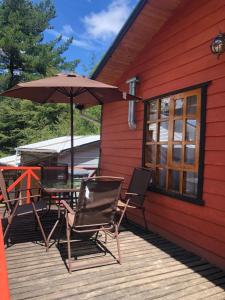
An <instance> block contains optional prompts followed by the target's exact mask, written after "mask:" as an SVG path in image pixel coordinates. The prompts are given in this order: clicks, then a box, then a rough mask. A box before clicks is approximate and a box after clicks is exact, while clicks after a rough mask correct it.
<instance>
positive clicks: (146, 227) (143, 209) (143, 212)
mask: <svg viewBox="0 0 225 300" xmlns="http://www.w3.org/2000/svg"><path fill="white" fill-rule="evenodd" d="M142 214H143V217H144V222H145V230H146V231H148V223H147V220H146V217H145V208H144V207H142Z"/></svg>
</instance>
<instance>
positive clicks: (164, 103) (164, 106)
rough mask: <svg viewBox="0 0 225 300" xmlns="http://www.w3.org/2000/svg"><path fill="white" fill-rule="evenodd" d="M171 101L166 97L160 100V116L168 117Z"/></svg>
mask: <svg viewBox="0 0 225 300" xmlns="http://www.w3.org/2000/svg"><path fill="white" fill-rule="evenodd" d="M169 102H170V98H164V99H162V100H161V101H160V118H168V116H169Z"/></svg>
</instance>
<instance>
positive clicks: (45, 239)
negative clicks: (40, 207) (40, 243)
mask: <svg viewBox="0 0 225 300" xmlns="http://www.w3.org/2000/svg"><path fill="white" fill-rule="evenodd" d="M32 206H33V212H34V214H35V217H36V219H37V222H38V225H39V228H40V230H41V234H42V237H43V239H44V242H45V246H46V251H48V241H47V238H46V236H45V232H44V229H43V227H42V224H41V221H40V218H39V215H38V213H37V211H36V207H35V205H34V203H33V202H32Z"/></svg>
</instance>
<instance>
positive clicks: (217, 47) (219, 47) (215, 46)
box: [210, 33, 225, 58]
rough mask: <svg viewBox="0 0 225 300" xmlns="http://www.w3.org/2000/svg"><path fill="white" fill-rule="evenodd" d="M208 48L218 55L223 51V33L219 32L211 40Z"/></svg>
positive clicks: (224, 49)
mask: <svg viewBox="0 0 225 300" xmlns="http://www.w3.org/2000/svg"><path fill="white" fill-rule="evenodd" d="M210 49H211V51H212V53H213V54H215V55H217V57H218V58H219V56H220V55H221V54H222V53H224V52H225V33H219V34H218V35H217V36H216V37H215V38H214V39H213V41H212V43H211V45H210Z"/></svg>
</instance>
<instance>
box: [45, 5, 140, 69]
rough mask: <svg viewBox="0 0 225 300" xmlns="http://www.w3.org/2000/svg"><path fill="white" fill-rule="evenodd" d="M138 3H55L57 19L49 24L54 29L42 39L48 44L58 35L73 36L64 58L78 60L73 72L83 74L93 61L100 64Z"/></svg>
mask: <svg viewBox="0 0 225 300" xmlns="http://www.w3.org/2000/svg"><path fill="white" fill-rule="evenodd" d="M137 2H138V0H54V4H55V7H56V12H57V16H56V18H55V19H54V20H52V22H51V24H52V25H53V27H54V28H53V29H51V30H47V31H46V32H45V39H46V40H51V39H53V38H54V37H56V36H58V35H59V34H62V36H63V38H64V39H65V38H67V37H70V36H73V37H74V41H73V44H72V45H71V46H70V49H69V50H68V51H67V52H66V53H65V55H66V58H67V60H72V59H76V58H79V59H80V60H81V63H80V64H79V66H78V68H77V70H76V72H77V73H80V74H86V73H87V69H90V67H91V65H92V61H94V63H97V62H99V60H100V59H101V58H102V56H103V55H104V53H105V52H106V51H107V49H108V48H109V46H110V45H111V43H112V42H113V40H114V39H115V37H116V35H117V33H118V32H119V30H120V29H121V27H122V26H123V24H124V23H125V21H126V20H127V18H128V17H129V15H130V13H131V12H132V10H133V9H134V7H135V5H136V4H137ZM84 66H85V67H84ZM86 68H87V69H86Z"/></svg>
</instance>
